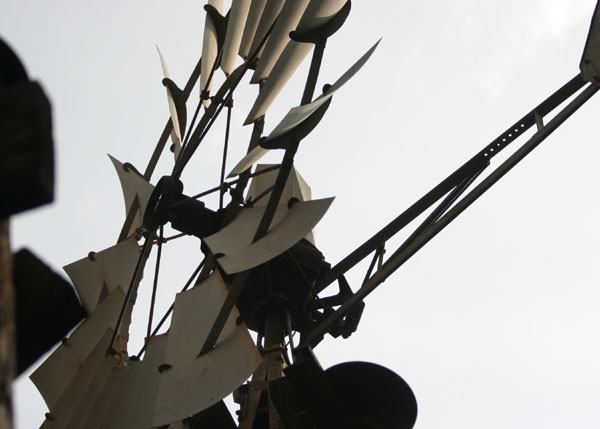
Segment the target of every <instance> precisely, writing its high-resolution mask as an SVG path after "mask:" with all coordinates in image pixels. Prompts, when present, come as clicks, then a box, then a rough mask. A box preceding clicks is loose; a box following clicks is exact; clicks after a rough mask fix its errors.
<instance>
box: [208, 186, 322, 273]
mask: <svg viewBox="0 0 600 429" xmlns="http://www.w3.org/2000/svg"><path fill="white" fill-rule="evenodd" d="M332 202H333V197H332V198H324V199H321V200H313V201H304V202H297V203H295V204H293V205H292V207H291V208H288V206H287V204H282V205H280V206H278V208H277V210H276V211H275V215H274V217H273V220H272V222H271V226H270V228H269V232H268V233H267V234H266V235H265V236H264V237H262V238H261V239H259V240H257V241H254V242H253V240H254V233H255V231H256V230H257V228H258V225H259V224H260V222H261V219H262V217H263V215H264V212H265V210H266V207H253V208H245V209H242V211H241V212H240V214H239V215H238V216H237V217H236V218H235V219H234V220H233V221H232V222H231V223H230V224H229V225H227V226H226V227H225V228H223V229H222V230H221V231H219V232H217V233H216V234H213V235H211V236H209V237H206V238H205V239H204V241H205V243H206V244H207V245H208V247H209V248H210V250H211V252H212V253H213V254H214V255H219V254H222V255H224V256H222V257H218V259H217V261H218V263H219V265H220V266H221V268H223V270H225V272H226V273H227V274H235V273H239V272H241V271H245V270H249V269H250V268H254V267H256V266H258V265H261V264H264V263H265V262H267V261H269V260H271V259H273V258H274V257H276V256H278V255H280V254H282V253H283V252H285V251H286V250H288V249H289V248H291V247H292V246H293V245H294V244H296V243H297V242H298V241H300V240H301V239H302V238H303V237H305V236H306V235H307V234H308V233H309V232H310V231H311V230H312V229H313V228H314V227H315V225H316V224H317V223H318V222H319V220H321V218H322V217H323V216H324V215H325V212H327V210H328V209H329V206H330V205H331V203H332Z"/></svg>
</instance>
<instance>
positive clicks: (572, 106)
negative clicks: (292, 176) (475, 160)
mask: <svg viewBox="0 0 600 429" xmlns="http://www.w3.org/2000/svg"><path fill="white" fill-rule="evenodd" d="M599 89H600V87H599V86H597V85H594V84H590V85H589V86H588V87H587V88H586V89H585V90H584V91H583V92H582V93H580V94H579V95H578V96H577V97H576V98H575V99H574V100H573V101H571V102H570V103H569V104H568V105H567V106H566V107H565V108H564V109H563V110H562V111H560V112H559V113H558V114H557V115H556V116H555V117H554V118H552V120H550V122H548V124H547V125H545V126H544V127H543V128H542V129H541V130H540V131H538V132H537V133H536V134H534V135H533V136H532V137H531V138H530V139H529V140H528V141H527V142H526V143H525V144H523V146H521V147H520V148H519V149H518V150H517V151H516V152H515V153H514V154H512V155H511V156H510V157H509V158H508V159H507V160H506V161H504V163H502V164H501V165H500V166H499V167H498V168H497V169H496V170H494V171H493V172H492V173H491V174H490V175H489V176H487V177H486V178H485V179H484V180H483V181H482V182H481V183H480V184H479V185H477V186H476V187H475V188H474V189H473V190H472V191H471V192H470V193H469V194H467V195H466V196H465V197H464V198H463V199H462V200H460V201H459V202H458V203H457V204H456V205H455V206H454V207H452V208H451V209H450V210H449V211H448V213H447V214H446V215H444V216H443V217H442V218H441V219H440V220H439V221H438V222H436V223H435V224H434V225H432V226H431V227H430V228H428V229H427V230H426V231H425V232H424V233H423V234H421V235H420V236H419V237H418V238H417V239H416V240H415V241H414V242H412V243H411V244H410V245H409V246H408V247H407V248H406V249H404V251H403V252H401V253H400V254H397V255H395V256H394V257H393V258H390V259H388V261H387V262H386V263H385V264H384V265H383V267H382V269H381V270H379V271H377V272H376V273H375V274H374V275H373V277H371V278H370V279H369V280H368V281H367V282H366V283H365V284H364V285H363V286H362V287H361V288H360V289H359V290H358V291H357V292H356V293H355V294H354V295H353V296H352V297H350V298H349V299H348V300H347V301H346V302H345V303H344V304H342V305H341V306H340V308H338V310H337V311H336V312H335V313H333V314H331V315H329V316H328V317H327V318H326V319H325V320H324V321H322V322H321V323H320V324H319V325H317V326H316V327H315V328H314V329H313V330H312V331H310V332H309V333H308V334H307V335H306V337H305V338H304V339H303V341H302V344H301V345H300V346H299V347H304V346H308V345H310V346H314V345H315V343H318V342H319V341H320V340H321V339H322V338H323V336H324V335H325V334H326V333H327V332H328V331H329V329H330V327H331V326H333V325H334V324H335V323H337V321H338V320H339V319H340V318H342V317H344V315H346V314H347V312H348V311H350V310H351V309H352V308H353V307H354V306H355V305H356V304H357V303H359V302H360V301H362V300H363V299H364V298H365V297H366V296H368V295H369V294H370V293H371V292H372V291H373V290H374V289H375V288H376V287H377V286H379V285H380V284H381V283H383V282H384V281H385V280H386V279H387V278H388V277H389V276H390V275H391V274H392V273H393V272H394V271H396V270H397V269H398V268H399V267H400V266H401V265H402V264H404V262H406V261H407V260H408V259H409V258H410V257H411V256H412V255H414V254H415V253H416V252H417V251H418V250H419V249H421V248H422V247H423V246H424V245H425V244H427V243H428V242H429V241H430V240H431V239H432V238H433V237H435V236H436V235H437V234H438V233H439V232H440V231H441V230H442V229H443V228H445V227H446V226H447V225H448V224H449V223H450V222H452V221H453V220H454V219H456V217H458V215H460V214H461V213H462V212H463V211H464V210H465V209H466V208H467V207H469V206H470V205H471V204H472V203H473V202H475V201H476V200H477V199H478V198H479V197H480V196H481V195H482V194H483V193H484V192H486V191H487V190H488V189H489V188H490V187H491V186H492V185H494V184H495V183H496V182H497V181H498V180H500V178H502V177H503V176H504V175H505V174H506V173H508V172H509V171H510V170H511V169H512V168H513V167H514V166H515V165H517V164H518V163H519V162H520V161H522V160H523V159H524V158H525V156H527V155H528V154H529V153H530V152H531V151H532V150H533V149H535V148H536V147H537V146H538V145H539V144H540V143H542V142H543V141H544V140H545V139H546V138H547V137H548V136H549V135H550V134H551V133H552V132H553V131H555V130H556V129H557V128H558V127H559V126H560V125H561V124H562V123H563V122H564V121H565V120H567V119H568V118H569V117H570V116H571V115H572V114H573V113H575V112H576V111H577V110H578V109H579V108H580V107H581V106H582V105H583V104H584V103H585V102H586V101H587V100H589V99H590V98H591V97H592V96H593V95H594V94H595V93H596V92H597V91H598V90H599Z"/></svg>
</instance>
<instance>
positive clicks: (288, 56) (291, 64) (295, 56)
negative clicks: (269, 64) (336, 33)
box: [244, 0, 346, 124]
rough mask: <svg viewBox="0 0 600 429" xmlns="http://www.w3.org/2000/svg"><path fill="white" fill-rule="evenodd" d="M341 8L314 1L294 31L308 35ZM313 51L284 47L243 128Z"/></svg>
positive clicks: (334, 1) (327, 0) (336, 0)
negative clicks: (306, 32) (305, 32)
mask: <svg viewBox="0 0 600 429" xmlns="http://www.w3.org/2000/svg"><path fill="white" fill-rule="evenodd" d="M344 4H346V0H318V1H315V0H313V1H312V2H310V4H309V5H308V7H307V8H306V10H305V11H304V14H303V15H302V18H300V22H299V23H298V27H297V31H302V32H304V31H309V30H311V29H313V28H315V27H317V26H319V25H321V24H323V23H324V22H327V21H328V20H329V19H331V17H333V16H334V15H335V14H336V13H337V12H338V11H339V10H340V9H341V8H342V6H344ZM288 37H289V36H288ZM312 47H313V45H312V44H310V43H298V42H294V41H291V40H290V41H289V42H288V43H287V45H286V46H285V48H284V49H283V52H282V53H281V55H280V56H279V58H278V59H277V61H276V63H275V65H274V66H273V69H272V71H271V72H270V73H268V76H267V81H266V82H265V85H264V86H263V87H262V88H261V90H260V92H259V93H258V98H257V99H256V101H255V102H254V105H253V106H252V109H250V113H249V114H248V117H247V118H246V120H245V121H244V123H245V124H250V123H252V122H254V121H255V120H256V119H257V118H258V117H260V116H262V115H264V114H265V112H266V111H267V109H268V108H269V107H270V106H271V104H272V103H273V101H275V98H277V95H279V93H280V92H281V90H282V89H283V87H284V86H285V84H286V83H287V81H288V80H289V79H290V78H291V77H292V75H293V74H294V72H295V71H296V69H297V68H298V66H300V64H301V63H302V61H303V60H304V58H305V57H306V55H307V54H308V53H309V52H310V50H311V49H312ZM265 49H266V48H265ZM259 64H260V63H259ZM253 79H254V77H253Z"/></svg>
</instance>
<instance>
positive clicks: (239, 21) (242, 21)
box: [221, 0, 250, 75]
mask: <svg viewBox="0 0 600 429" xmlns="http://www.w3.org/2000/svg"><path fill="white" fill-rule="evenodd" d="M249 10H250V0H233V2H232V3H231V11H230V12H229V21H228V22H227V33H226V34H225V42H224V43H223V55H222V58H221V69H222V70H223V71H224V72H225V74H226V75H229V74H231V72H232V71H233V69H234V67H235V60H236V58H237V54H238V51H239V48H240V42H241V41H242V35H243V33H244V26H245V25H246V18H248V11H249Z"/></svg>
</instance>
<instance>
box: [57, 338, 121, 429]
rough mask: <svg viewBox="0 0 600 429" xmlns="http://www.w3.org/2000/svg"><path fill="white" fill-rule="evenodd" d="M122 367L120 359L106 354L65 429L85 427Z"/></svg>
mask: <svg viewBox="0 0 600 429" xmlns="http://www.w3.org/2000/svg"><path fill="white" fill-rule="evenodd" d="M109 332H111V331H109ZM111 333H112V332H111ZM120 365H122V362H120V359H119V358H118V357H116V356H113V355H111V354H106V353H105V354H104V359H103V361H102V363H101V364H100V366H99V367H98V369H97V370H96V374H95V375H94V378H93V379H92V381H91V382H90V384H89V387H88V388H87V390H86V392H85V394H84V395H83V396H82V397H81V400H80V401H79V403H78V404H77V406H76V407H75V408H74V410H73V412H72V414H71V417H70V418H69V422H68V424H67V425H66V426H65V429H81V428H83V427H85V422H86V420H87V418H88V416H89V415H90V413H91V412H92V410H93V408H94V405H95V404H96V401H98V398H99V397H100V395H101V394H102V392H103V391H104V388H105V386H106V385H107V383H108V380H110V376H111V375H112V373H113V372H114V370H115V369H116V368H118V366H120ZM80 376H81V377H83V374H81V375H80V374H79V373H78V375H77V378H79V377H80ZM53 423H54V422H53ZM51 427H53V425H51Z"/></svg>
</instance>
